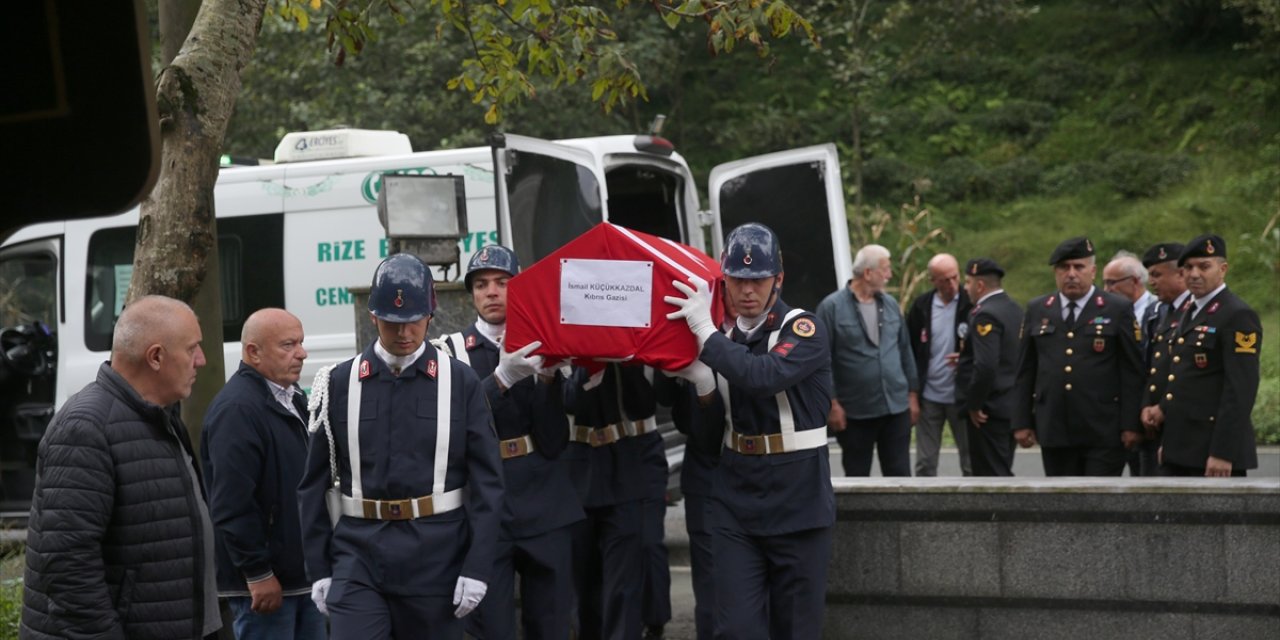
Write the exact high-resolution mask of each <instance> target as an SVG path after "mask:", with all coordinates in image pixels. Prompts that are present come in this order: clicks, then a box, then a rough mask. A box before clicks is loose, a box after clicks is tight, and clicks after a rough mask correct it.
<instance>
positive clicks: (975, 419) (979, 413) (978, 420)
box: [969, 409, 988, 429]
mask: <svg viewBox="0 0 1280 640" xmlns="http://www.w3.org/2000/svg"><path fill="white" fill-rule="evenodd" d="M987 417H988V416H987V412H986V411H983V410H982V409H974V410H971V411H969V422H971V423H973V428H975V429H981V428H982V425H984V424H986V423H987Z"/></svg>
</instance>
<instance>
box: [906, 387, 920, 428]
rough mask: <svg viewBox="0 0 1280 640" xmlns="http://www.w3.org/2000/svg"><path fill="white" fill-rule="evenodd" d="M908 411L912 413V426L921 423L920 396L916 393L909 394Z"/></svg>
mask: <svg viewBox="0 0 1280 640" xmlns="http://www.w3.org/2000/svg"><path fill="white" fill-rule="evenodd" d="M907 406H908V407H909V409H908V411H910V412H911V424H912V425H913V426H914V425H916V424H918V423H919V422H920V396H919V394H916V393H908V394H907Z"/></svg>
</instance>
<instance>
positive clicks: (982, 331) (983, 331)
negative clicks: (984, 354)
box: [976, 322, 991, 336]
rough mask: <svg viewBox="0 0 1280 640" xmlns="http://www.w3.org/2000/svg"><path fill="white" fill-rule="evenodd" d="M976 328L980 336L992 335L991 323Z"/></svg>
mask: <svg viewBox="0 0 1280 640" xmlns="http://www.w3.org/2000/svg"><path fill="white" fill-rule="evenodd" d="M976 328H977V330H978V335H980V336H986V335H987V334H988V333H991V323H990V322H988V323H987V324H980V325H977V327H976Z"/></svg>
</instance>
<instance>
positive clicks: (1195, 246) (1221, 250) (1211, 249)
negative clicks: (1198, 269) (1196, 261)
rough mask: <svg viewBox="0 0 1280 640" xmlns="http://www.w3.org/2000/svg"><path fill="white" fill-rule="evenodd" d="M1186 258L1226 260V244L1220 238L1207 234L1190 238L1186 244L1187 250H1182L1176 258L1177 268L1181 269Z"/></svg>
mask: <svg viewBox="0 0 1280 640" xmlns="http://www.w3.org/2000/svg"><path fill="white" fill-rule="evenodd" d="M1187 258H1222V259H1224V260H1225V259H1226V258H1227V242H1226V241H1225V240H1223V239H1222V236H1215V235H1213V234H1211V233H1207V234H1205V235H1202V236H1196V237H1195V238H1192V240H1191V242H1188V243H1187V248H1185V249H1183V250H1182V255H1181V256H1179V257H1178V266H1179V267H1181V266H1182V265H1183V264H1184V263H1186V261H1187Z"/></svg>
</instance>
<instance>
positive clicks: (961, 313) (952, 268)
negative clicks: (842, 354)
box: [907, 253, 973, 476]
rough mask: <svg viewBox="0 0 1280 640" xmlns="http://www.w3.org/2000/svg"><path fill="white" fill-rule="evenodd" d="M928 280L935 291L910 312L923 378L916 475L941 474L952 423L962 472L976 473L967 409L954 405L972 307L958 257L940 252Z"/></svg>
mask: <svg viewBox="0 0 1280 640" xmlns="http://www.w3.org/2000/svg"><path fill="white" fill-rule="evenodd" d="M929 281H930V282H932V283H933V289H932V290H931V291H926V292H924V293H922V294H920V295H919V296H916V299H915V300H914V301H912V303H911V309H910V311H908V312H907V334H908V335H909V336H911V351H912V352H913V353H914V354H915V357H916V375H917V376H919V378H920V418H919V419H917V420H916V468H915V471H916V475H917V476H936V475H938V452H939V450H941V448H942V426H943V424H944V423H947V424H950V425H951V435H953V436H954V437H955V439H956V447H957V448H958V449H959V450H960V472H961V473H962V474H963V475H966V476H967V475H971V474H972V473H973V471H972V469H971V467H970V464H969V438H968V434H967V427H966V420H967V417H966V415H965V411H964V408H963V407H962V406H961V405H959V404H956V367H955V363H956V358H957V357H958V354H959V351H960V343H959V340H958V336H959V332H960V331H961V329H960V327H961V326H965V324H966V323H967V322H968V320H969V311H970V310H971V309H972V308H973V304H972V303H971V302H970V301H969V295H968V294H967V293H965V290H964V289H962V288H961V287H960V267H959V264H958V263H957V262H956V259H955V256H952V255H951V254H948V253H939V254H938V255H936V256H934V257H933V258H932V259H930V260H929Z"/></svg>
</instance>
